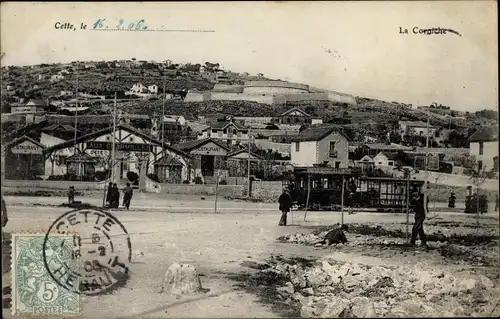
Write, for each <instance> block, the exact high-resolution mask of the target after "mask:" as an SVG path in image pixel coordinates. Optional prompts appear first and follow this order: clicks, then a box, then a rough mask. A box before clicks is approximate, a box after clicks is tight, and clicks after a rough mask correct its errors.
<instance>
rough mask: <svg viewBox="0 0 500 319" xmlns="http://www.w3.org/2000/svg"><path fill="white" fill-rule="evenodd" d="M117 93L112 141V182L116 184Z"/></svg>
mask: <svg viewBox="0 0 500 319" xmlns="http://www.w3.org/2000/svg"><path fill="white" fill-rule="evenodd" d="M115 135H116V92H115V101H114V103H113V137H112V140H111V181H112V182H113V183H114V182H115V178H116V176H115V146H116V136H115Z"/></svg>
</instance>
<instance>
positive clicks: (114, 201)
mask: <svg viewBox="0 0 500 319" xmlns="http://www.w3.org/2000/svg"><path fill="white" fill-rule="evenodd" d="M119 205H120V190H118V186H117V185H116V183H113V187H112V188H111V207H112V208H118V206H119Z"/></svg>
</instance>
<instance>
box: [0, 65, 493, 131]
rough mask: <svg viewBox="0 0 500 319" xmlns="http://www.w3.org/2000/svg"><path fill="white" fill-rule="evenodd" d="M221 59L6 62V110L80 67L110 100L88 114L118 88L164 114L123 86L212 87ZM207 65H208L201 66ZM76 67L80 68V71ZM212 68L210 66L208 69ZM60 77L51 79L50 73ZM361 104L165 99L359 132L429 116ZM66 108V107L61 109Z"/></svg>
mask: <svg viewBox="0 0 500 319" xmlns="http://www.w3.org/2000/svg"><path fill="white" fill-rule="evenodd" d="M219 67H220V66H219V64H217V63H209V62H206V63H205V64H204V65H203V66H202V65H201V64H187V65H178V64H171V65H166V64H164V63H153V62H146V61H137V60H135V59H132V60H123V61H110V62H80V63H78V64H77V63H76V62H72V63H70V64H53V65H43V64H42V65H36V66H24V67H15V66H12V67H8V68H6V67H2V69H1V78H2V83H1V89H2V112H8V109H10V105H11V104H12V103H13V102H15V101H16V98H20V97H25V98H27V99H30V98H41V99H46V100H47V99H52V100H58V99H61V97H60V93H61V91H70V92H69V93H70V94H72V93H73V92H76V83H77V73H78V89H79V92H85V93H90V94H99V95H105V96H106V100H98V101H95V100H94V101H87V102H84V103H86V104H85V105H86V106H89V110H88V111H86V112H85V113H87V114H95V115H99V114H106V113H110V112H111V111H112V98H113V96H114V92H115V91H121V92H122V94H121V95H120V96H119V100H118V108H119V109H121V110H123V111H125V112H127V113H131V114H142V115H150V116H151V115H153V114H155V113H156V114H161V110H162V104H163V103H162V101H161V99H158V98H151V99H149V100H144V99H133V100H124V99H123V98H124V97H125V96H124V95H123V92H125V91H127V90H129V89H130V88H131V87H132V85H133V84H135V83H142V84H144V85H146V86H148V85H152V84H156V85H157V86H158V88H159V91H160V92H161V91H163V79H165V80H166V81H165V89H166V91H167V92H173V93H175V92H176V91H180V90H183V91H186V90H199V91H203V90H210V89H212V88H213V86H214V84H215V83H216V81H215V76H214V74H215V72H216V71H217V70H219ZM202 68H204V69H205V70H206V71H205V72H201V69H202ZM77 69H78V72H77ZM207 70H208V71H207ZM224 75H225V77H226V78H227V79H228V81H230V83H234V84H236V83H238V84H241V83H243V82H244V81H248V80H255V79H257V78H259V79H263V80H267V78H265V77H263V75H262V74H259V75H258V76H251V75H249V74H247V73H241V74H239V73H234V72H230V71H224ZM55 76H56V77H60V79H56V80H54V81H51V78H52V77H55ZM311 91H314V92H323V91H325V90H322V89H319V88H311ZM356 101H357V105H356V106H349V107H346V106H345V105H344V106H342V105H336V104H335V103H333V102H329V101H302V102H288V103H287V104H286V105H275V106H269V105H267V104H260V103H256V102H248V101H205V102H182V101H181V100H180V101H179V100H176V101H173V100H170V101H167V102H165V114H173V115H184V116H185V117H188V118H193V119H194V118H197V117H198V116H213V115H229V114H231V115H234V116H277V115H279V114H281V113H283V112H284V111H286V110H288V109H290V108H292V107H300V108H302V109H303V110H305V111H306V112H307V113H309V114H310V115H312V116H317V117H321V118H322V119H323V121H329V120H332V119H336V118H348V119H350V121H351V124H349V125H348V126H347V127H348V128H349V129H350V130H352V131H353V132H356V134H355V135H356V136H358V137H359V136H363V135H370V136H373V137H380V138H383V136H385V135H386V133H387V132H389V131H391V130H392V129H394V127H395V126H396V125H397V121H398V120H412V121H426V120H427V112H426V111H425V110H423V109H415V108H412V107H411V105H406V104H403V103H397V102H386V101H380V100H376V99H369V98H364V97H357V98H356ZM62 113H63V114H64V112H62ZM443 114H444V113H443V112H441V110H432V112H430V115H431V116H430V124H431V125H438V126H441V127H448V128H456V129H458V130H459V131H467V132H468V131H469V130H468V128H470V127H473V126H478V125H487V124H490V123H492V122H495V121H497V119H498V112H496V111H490V110H484V111H480V112H476V113H475V114H466V115H467V116H466V119H463V118H456V117H453V116H444V115H443Z"/></svg>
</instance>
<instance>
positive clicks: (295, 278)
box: [289, 265, 307, 289]
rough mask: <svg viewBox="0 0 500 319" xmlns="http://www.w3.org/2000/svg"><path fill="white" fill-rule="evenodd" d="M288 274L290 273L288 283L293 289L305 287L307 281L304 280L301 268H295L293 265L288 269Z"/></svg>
mask: <svg viewBox="0 0 500 319" xmlns="http://www.w3.org/2000/svg"><path fill="white" fill-rule="evenodd" d="M289 272H290V281H291V282H292V284H293V285H294V286H295V287H297V288H299V289H302V288H306V287H307V281H306V279H305V278H304V271H303V270H302V268H301V267H296V265H294V266H293V267H292V268H290V269H289Z"/></svg>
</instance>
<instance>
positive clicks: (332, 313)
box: [320, 296, 349, 318]
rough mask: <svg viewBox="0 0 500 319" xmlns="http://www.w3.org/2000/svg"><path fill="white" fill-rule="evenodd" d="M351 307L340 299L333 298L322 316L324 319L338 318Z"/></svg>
mask: <svg viewBox="0 0 500 319" xmlns="http://www.w3.org/2000/svg"><path fill="white" fill-rule="evenodd" d="M348 307H349V304H348V303H347V302H345V301H344V300H342V299H341V298H339V297H335V296H333V298H332V299H331V300H330V302H329V303H328V304H327V305H326V307H325V309H323V311H322V312H321V314H320V317H322V318H338V317H340V315H341V314H342V312H344V310H346V308H348Z"/></svg>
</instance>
